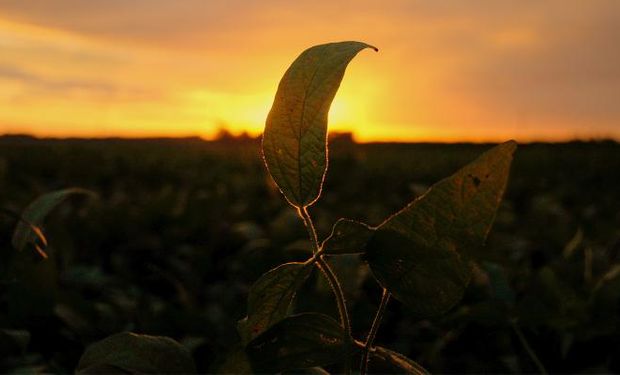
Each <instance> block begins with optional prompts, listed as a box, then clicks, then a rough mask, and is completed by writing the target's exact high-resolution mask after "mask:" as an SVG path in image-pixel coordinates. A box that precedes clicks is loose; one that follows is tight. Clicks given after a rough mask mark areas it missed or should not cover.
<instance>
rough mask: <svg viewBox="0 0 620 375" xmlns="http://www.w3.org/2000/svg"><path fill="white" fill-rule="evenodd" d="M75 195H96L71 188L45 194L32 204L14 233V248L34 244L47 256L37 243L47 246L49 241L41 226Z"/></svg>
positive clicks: (22, 216) (20, 248)
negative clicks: (57, 208)
mask: <svg viewBox="0 0 620 375" xmlns="http://www.w3.org/2000/svg"><path fill="white" fill-rule="evenodd" d="M75 194H88V195H93V194H94V193H93V192H91V191H89V190H85V189H80V188H69V189H63V190H57V191H53V192H50V193H47V194H43V195H41V196H40V197H38V198H37V199H36V200H34V201H33V202H32V203H30V204H29V205H28V207H26V208H25V209H24V211H23V212H22V214H21V218H20V221H19V222H18V223H17V226H16V227H15V232H13V239H12V243H13V247H15V249H17V250H23V249H24V247H26V245H27V244H29V243H33V244H34V245H35V246H36V247H37V250H38V251H39V252H40V253H41V254H42V255H45V253H44V252H43V250H42V249H41V248H40V247H39V245H38V244H37V242H36V241H37V239H39V241H41V244H42V245H43V246H46V245H47V241H46V240H45V236H43V233H42V232H41V229H40V226H41V224H42V223H43V221H44V220H45V217H46V216H47V215H48V214H49V213H50V212H51V211H52V210H53V209H54V208H55V207H56V206H58V205H59V204H61V203H62V202H63V201H64V200H65V199H67V198H68V197H69V196H71V195H75Z"/></svg>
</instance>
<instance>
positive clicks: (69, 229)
mask: <svg viewBox="0 0 620 375" xmlns="http://www.w3.org/2000/svg"><path fill="white" fill-rule="evenodd" d="M488 148H489V145H434V144H368V145H355V144H351V143H347V142H343V141H340V142H333V144H332V147H331V149H330V158H331V159H330V167H329V171H328V175H327V179H326V184H325V186H324V189H323V196H322V197H321V199H320V200H319V201H318V203H317V204H316V205H315V206H313V207H312V208H311V209H310V212H311V214H312V215H313V217H314V219H315V220H316V222H317V226H318V230H319V232H320V236H321V237H322V238H323V237H325V236H326V235H327V234H328V233H329V231H330V229H331V225H332V224H333V223H334V222H335V221H336V220H337V219H338V218H340V217H348V218H354V219H359V220H363V221H365V222H367V223H369V224H371V225H377V224H379V223H380V222H381V221H382V220H383V219H384V218H385V217H386V216H388V215H389V214H391V213H393V212H395V211H396V210H398V209H400V208H401V207H402V206H404V205H405V204H406V203H408V202H409V201H410V200H412V199H413V198H414V197H416V196H417V195H420V194H422V193H423V192H424V191H425V189H426V188H427V187H429V186H430V185H431V184H433V183H435V182H437V181H439V180H440V179H441V178H444V177H447V176H448V175H450V174H451V173H453V172H455V171H456V170H457V169H458V168H460V167H461V166H463V165H465V164H466V163H467V162H469V161H471V160H473V159H474V158H475V157H476V156H477V155H479V154H480V153H482V152H483V151H484V150H486V149H488ZM69 186H79V187H84V188H87V189H91V190H93V191H95V192H97V194H98V195H99V198H98V199H86V198H81V197H76V198H72V199H71V200H70V201H68V202H66V203H64V204H62V205H61V206H60V207H59V208H58V209H56V210H55V211H54V212H52V214H51V215H50V217H49V218H48V220H47V221H46V224H45V225H44V230H45V233H46V235H47V237H48V239H49V242H50V245H49V248H48V253H49V255H50V258H49V259H48V260H46V261H41V260H40V258H39V257H37V256H36V254H35V253H34V252H28V251H27V252H22V253H19V254H17V253H16V252H15V250H13V249H12V247H11V244H10V239H11V233H12V230H13V228H14V226H15V222H14V221H13V220H12V219H10V218H9V217H2V218H0V252H1V254H0V275H1V284H0V372H9V371H18V370H19V371H24V370H28V369H30V370H32V369H37V370H39V371H46V372H72V371H73V369H74V368H75V365H76V363H77V360H78V359H79V357H80V355H81V354H82V352H83V350H84V348H85V346H86V345H88V344H89V343H91V342H93V341H96V340H99V339H101V338H103V337H105V336H107V335H110V334H112V333H115V332H120V331H126V330H130V331H135V332H140V333H148V334H155V335H167V336H171V337H173V338H175V339H177V340H179V341H180V342H182V343H183V344H185V345H186V346H187V347H188V348H190V350H191V351H192V353H193V355H194V358H195V360H196V363H197V365H198V369H199V371H201V372H206V371H210V370H212V369H213V368H215V367H214V366H215V365H216V363H217V360H218V358H219V357H220V356H221V355H222V354H224V353H225V352H226V350H227V349H228V348H231V347H233V346H234V345H235V343H236V342H237V341H238V338H237V335H236V331H235V324H236V321H237V320H238V319H241V318H242V317H243V316H245V313H246V311H245V308H246V306H245V303H246V302H245V301H246V296H247V291H248V287H249V286H250V285H251V284H252V283H253V282H254V281H255V280H256V279H257V278H258V277H259V276H260V275H261V274H262V273H263V272H265V271H267V270H269V269H270V268H272V267H273V266H275V265H277V264H280V263H282V262H285V261H292V260H305V258H306V257H307V254H308V252H309V243H308V242H306V241H305V238H306V232H305V230H304V228H303V226H302V225H301V224H300V221H299V220H298V219H297V217H296V215H295V211H294V210H293V209H292V208H291V207H290V206H288V205H287V204H286V203H285V201H284V199H283V197H282V196H281V194H280V193H279V192H278V191H277V189H276V188H275V187H274V186H273V185H272V184H271V182H270V179H269V177H268V175H267V173H266V170H265V168H264V166H263V164H262V160H261V158H260V156H259V144H258V143H257V142H256V141H252V140H246V141H243V142H241V141H236V142H233V141H227V142H203V141H200V140H197V139H187V140H176V141H172V140H150V141H119V140H116V141H115V140H108V141H77V140H75V141H34V140H29V139H25V138H15V137H13V138H0V207H2V208H6V209H10V210H13V211H17V212H19V211H21V210H22V209H23V208H24V207H25V206H26V205H27V204H28V203H29V202H31V201H32V200H34V199H35V198H36V197H37V196H38V195H40V194H42V193H45V192H49V191H52V190H55V189H60V188H65V187H69ZM619 192H620V145H618V144H616V143H613V142H597V143H568V144H554V145H551V144H532V145H522V146H520V148H519V149H518V150H517V153H516V158H515V162H514V165H513V169H512V175H511V179H510V182H509V188H508V191H507V193H506V198H505V201H504V203H503V205H502V207H501V209H500V212H499V214H498V217H497V221H496V224H495V226H494V229H493V230H492V232H491V235H490V237H489V240H488V242H487V246H486V254H488V261H487V262H484V263H482V264H480V265H479V266H478V271H477V272H476V277H475V278H474V280H473V282H472V284H471V285H470V286H469V288H468V290H467V293H466V296H465V298H464V299H463V301H462V302H461V303H460V304H459V305H457V306H456V307H455V308H454V309H452V310H451V311H450V312H449V313H448V314H446V315H444V316H442V317H440V318H437V319H432V320H423V321H415V320H413V319H411V318H409V317H408V314H407V311H406V309H405V308H403V306H402V305H400V304H399V303H398V302H396V301H392V302H391V303H390V305H389V306H388V313H387V316H386V319H385V320H384V324H383V326H382V327H381V329H380V331H379V335H378V337H377V340H376V343H377V344H381V345H383V346H386V347H388V348H390V349H393V350H396V351H399V352H401V353H403V354H405V355H408V356H410V357H411V358H413V359H416V360H417V361H419V362H420V363H421V364H422V365H424V366H425V367H426V368H427V369H429V370H430V371H432V372H441V373H454V372H456V373H471V372H492V373H523V372H537V371H538V370H537V367H536V365H535V364H534V361H533V359H532V355H531V354H528V349H527V347H528V345H529V346H530V347H531V350H532V351H533V352H534V353H536V355H537V356H538V357H539V359H540V361H541V362H542V364H544V366H545V367H546V368H547V370H548V371H549V372H553V373H557V372H571V373H579V372H596V373H600V372H620V324H619V323H620V199H619V198H620V193H619ZM332 262H333V263H334V266H335V267H336V269H337V271H338V274H339V275H340V277H342V278H343V279H344V280H345V287H346V293H347V295H348V303H349V307H350V309H351V316H352V320H353V329H354V331H355V335H356V336H357V337H358V338H361V337H363V336H364V335H365V334H366V331H367V330H368V329H369V327H370V324H371V320H372V317H373V315H374V312H375V310H376V306H377V304H378V303H379V299H380V290H379V288H378V287H377V286H376V284H375V283H374V282H371V279H370V278H367V276H368V272H369V271H368V269H367V267H366V266H365V265H364V263H363V261H362V260H360V259H359V258H357V257H356V256H340V257H334V258H333V259H332ZM309 310H311V311H322V312H326V313H328V314H332V315H333V316H337V314H336V309H335V305H334V303H333V300H332V298H331V294H330V291H329V288H328V287H327V286H326V284H325V282H324V281H323V280H322V279H321V278H320V275H318V274H316V273H315V274H313V276H312V277H311V279H310V280H308V282H307V284H306V285H305V287H304V289H303V290H302V292H301V293H300V294H299V295H298V298H297V301H296V306H295V311H309ZM22 339H24V340H25V339H29V340H28V341H27V345H25V346H24V345H21V344H20V342H21V343H22V344H25V343H26V341H24V340H22Z"/></svg>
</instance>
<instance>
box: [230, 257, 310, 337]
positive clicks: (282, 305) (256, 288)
mask: <svg viewBox="0 0 620 375" xmlns="http://www.w3.org/2000/svg"><path fill="white" fill-rule="evenodd" d="M310 272H312V264H304V263H285V264H282V265H280V266H278V267H276V268H274V269H272V270H271V271H269V272H267V273H265V274H264V275H263V276H261V278H260V279H258V280H257V281H256V282H255V283H254V285H252V287H251V288H250V293H249V296H248V316H247V318H245V319H243V320H242V321H240V322H239V325H238V328H239V333H240V335H241V337H242V339H243V341H244V342H248V341H250V340H252V339H253V338H255V337H256V336H258V335H259V334H261V333H263V332H264V331H265V330H266V329H267V328H269V327H271V326H272V325H273V324H274V323H276V322H278V321H280V320H282V319H284V318H285V317H286V315H287V314H288V309H289V306H290V305H291V302H292V301H293V298H294V297H295V293H296V292H297V290H298V289H299V288H300V287H301V286H302V285H303V283H304V281H305V280H306V279H307V278H308V276H309V275H310Z"/></svg>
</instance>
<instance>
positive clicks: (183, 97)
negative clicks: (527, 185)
mask: <svg viewBox="0 0 620 375" xmlns="http://www.w3.org/2000/svg"><path fill="white" fill-rule="evenodd" d="M619 25H620V2H617V1H614V0H596V1H588V2H580V1H559V0H557V1H547V2H544V3H538V2H536V3H528V4H523V3H521V2H492V1H474V2H471V3H470V2H467V5H465V4H464V2H460V1H442V2H434V1H404V0H403V1H388V2H385V3H383V2H381V4H379V2H374V1H359V2H350V3H348V2H344V3H341V4H339V5H336V4H334V3H332V2H315V1H299V2H294V3H290V2H282V1H275V0H273V1H264V2H263V1H260V2H259V1H255V2H245V1H213V2H211V1H209V2H205V1H198V0H195V1H194V0H191V1H189V0H188V1H183V2H174V1H161V0H149V1H147V0H140V1H132V2H120V1H112V2H109V1H99V0H96V1H87V2H82V1H74V0H73V1H69V0H60V1H54V2H48V1H28V2H23V1H0V87H1V88H0V134H5V133H29V134H34V135H37V136H54V137H67V136H76V137H107V136H127V137H149V136H194V135H198V136H202V137H205V138H209V137H212V136H213V135H214V134H216V133H217V131H218V130H219V129H222V128H224V129H227V130H229V131H230V132H232V133H234V134H239V133H241V132H248V133H250V134H252V135H258V134H260V132H261V131H262V129H263V126H264V120H265V117H266V115H267V112H268V111H269V108H270V106H271V102H272V100H273V95H274V94H275V91H276V88H277V84H278V82H279V80H280V77H281V76H282V74H283V73H284V71H285V70H286V68H287V67H288V65H289V64H290V63H291V62H292V61H293V59H294V58H295V57H296V56H297V55H298V54H299V53H300V52H301V51H303V50H304V49H305V48H307V47H310V46H312V45H315V44H321V43H325V42H330V41H339V40H360V41H364V42H367V43H370V44H373V45H375V46H377V47H378V48H379V53H374V52H372V51H364V52H362V53H361V54H360V56H359V57H358V58H356V60H355V61H354V62H353V63H352V64H351V66H350V67H349V69H348V70H347V73H346V76H345V79H344V81H343V84H342V87H341V89H340V91H339V93H338V95H337V97H336V100H335V101H334V104H333V106H332V109H331V112H330V129H331V130H336V131H352V132H354V133H355V135H356V139H358V140H360V141H377V140H379V141H384V140H398V141H499V140H505V139H509V138H515V139H517V140H522V141H527V140H566V139H573V138H604V137H607V138H609V137H615V138H620V95H619V94H618V93H619V92H620V50H619V49H618V47H617V40H616V39H617V38H615V37H613V35H618V33H620V26H619Z"/></svg>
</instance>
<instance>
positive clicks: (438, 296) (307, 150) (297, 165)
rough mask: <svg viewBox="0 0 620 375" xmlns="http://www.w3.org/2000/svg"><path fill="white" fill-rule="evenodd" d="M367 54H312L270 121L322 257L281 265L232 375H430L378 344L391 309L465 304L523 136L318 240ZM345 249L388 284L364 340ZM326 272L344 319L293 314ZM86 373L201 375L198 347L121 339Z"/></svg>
mask: <svg viewBox="0 0 620 375" xmlns="http://www.w3.org/2000/svg"><path fill="white" fill-rule="evenodd" d="M366 48H372V49H374V50H377V49H376V48H374V47H372V46H370V45H368V44H365V43H360V42H341V43H329V44H323V45H318V46H315V47H312V48H310V49H308V50H306V51H304V52H303V53H302V54H301V55H300V56H299V57H298V58H297V59H296V60H295V61H294V62H293V64H292V65H291V66H290V67H289V69H288V70H287V71H286V73H285V74H284V77H283V78H282V80H281V82H280V85H279V87H278V90H277V93H276V96H275V100H274V103H273V107H272V108H271V111H270V112H269V115H268V117H267V121H266V127H265V132H264V136H263V156H264V161H265V164H266V166H267V168H268V170H269V173H270V174H271V176H272V178H273V180H274V181H275V183H276V184H277V186H278V187H279V188H280V190H281V191H282V193H283V195H284V197H285V198H286V200H287V201H288V202H289V203H290V204H291V205H292V206H293V207H294V208H295V210H296V211H297V214H298V216H299V218H300V220H302V221H303V223H304V225H305V227H306V228H307V231H308V237H309V239H310V241H311V243H312V252H311V255H309V257H308V259H307V260H306V261H305V262H291V263H285V264H282V265H280V266H278V267H276V268H274V269H272V270H270V271H269V272H267V273H265V274H264V275H263V276H261V277H260V278H259V279H258V280H257V281H256V282H255V283H254V285H253V286H252V287H251V288H250V291H249V296H248V304H247V305H248V306H247V317H246V318H244V319H243V320H241V321H240V322H239V324H238V332H239V335H240V337H241V342H242V347H240V348H239V349H238V350H235V351H233V352H231V353H230V355H229V356H228V357H227V358H226V359H225V360H224V361H223V363H222V364H221V365H220V367H219V368H218V371H220V372H228V373H231V372H234V373H244V372H245V373H249V372H254V373H275V372H287V371H292V370H300V369H307V368H312V371H314V372H319V373H324V372H325V371H324V370H323V369H322V367H323V366H333V365H338V364H341V365H342V370H343V372H345V373H351V372H352V371H358V370H359V372H360V373H361V374H365V373H367V372H369V371H370V372H380V373H411V374H424V373H426V370H424V369H423V368H422V367H421V366H420V365H418V364H417V363H415V362H414V361H413V360H411V359H408V358H406V357H405V356H403V355H402V354H399V353H396V352H393V351H391V350H389V349H386V348H383V347H380V346H375V345H374V339H375V336H376V334H377V331H378V329H379V327H380V325H381V321H382V318H383V315H384V312H385V311H386V308H387V306H388V303H389V301H390V300H391V299H396V300H398V301H400V302H401V303H403V304H404V305H405V306H406V307H407V309H408V311H409V312H410V313H411V314H412V315H413V316H414V317H416V318H427V317H432V316H437V315H441V314H443V313H445V312H446V311H448V310H449V309H450V308H452V307H453V306H454V305H455V304H456V303H457V302H458V301H459V300H460V299H461V298H462V296H463V293H464V290H465V288H466V287H467V285H468V283H469V280H470V278H471V274H472V267H473V265H474V263H475V262H476V260H477V259H478V258H479V255H480V254H481V253H482V248H483V244H484V241H485V239H486V237H487V234H488V232H489V230H490V228H491V225H492V223H493V221H494V219H495V215H496V212H497V209H498V207H499V205H500V202H501V200H502V196H503V193H504V190H505V188H506V184H507V180H508V174H509V170H510V165H511V162H512V155H513V152H514V151H515V148H516V143H515V142H513V141H510V142H507V143H503V144H501V145H498V146H496V147H494V148H492V149H491V150H489V151H487V152H486V153H484V154H483V155H482V156H480V157H479V158H478V159H476V160H474V161H473V162H471V163H470V164H468V165H466V166H465V167H464V168H462V169H461V170H459V171H457V172H456V173H455V174H454V175H452V176H451V177H448V178H446V179H444V180H442V181H440V182H438V183H436V184H435V185H434V186H432V187H431V188H430V189H429V190H428V191H427V192H426V193H425V194H424V195H422V196H420V197H419V198H417V199H416V200H414V201H413V202H411V203H409V204H408V205H406V206H405V207H404V208H403V209H401V210H400V211H398V212H397V213H395V214H393V215H392V216H390V217H388V218H386V219H385V221H383V223H381V224H379V225H378V226H374V227H373V226H369V225H367V224H364V223H361V222H357V221H354V220H348V219H340V220H338V221H337V222H336V223H335V224H334V226H333V229H332V232H331V234H330V235H329V236H328V237H327V238H326V239H324V240H323V241H321V240H320V239H319V238H318V236H317V232H316V230H315V227H314V222H313V219H312V217H311V215H310V212H309V210H308V208H309V207H310V206H311V205H312V204H313V203H315V202H316V201H317V200H318V199H319V197H320V196H321V190H322V187H323V180H324V178H325V174H326V171H327V164H328V155H327V153H328V147H327V120H328V112H329V108H330V105H331V103H332V101H333V99H334V96H335V95H336V92H337V90H338V87H339V85H340V82H341V80H342V78H343V76H344V72H345V69H346V67H347V65H348V63H349V62H350V61H351V60H352V59H353V57H355V56H356V55H357V54H358V53H359V52H360V51H362V50H364V49H366ZM66 195H67V192H64V193H59V194H58V195H51V196H48V198H46V199H45V200H44V201H43V203H42V204H39V209H38V211H37V210H35V211H37V212H47V211H49V210H48V209H47V207H53V206H54V205H56V204H57V203H58V202H59V201H60V200H62V199H64V197H65V196H66ZM46 203H49V204H46ZM38 219H39V217H37V216H36V215H35V216H33V217H29V216H28V215H23V218H22V223H21V224H20V227H19V228H18V231H17V233H18V234H16V237H15V238H14V243H15V244H16V247H18V248H20V247H23V244H25V243H27V242H31V243H34V244H35V246H39V244H40V243H41V242H44V241H45V240H44V237H43V236H42V233H41V232H40V229H39V227H38V224H37V220H38ZM20 228H21V229H20ZM20 233H21V234H20ZM37 238H38V241H39V242H37ZM37 249H38V251H39V252H40V253H41V254H42V255H43V254H44V252H43V249H42V248H40V247H37ZM343 254H361V255H362V257H363V259H364V260H365V261H366V262H367V263H368V265H369V267H370V270H371V271H372V275H373V276H374V279H375V280H376V281H377V282H378V283H379V285H380V286H381V287H382V289H383V292H382V298H381V301H380V302H379V307H378V310H377V313H376V316H375V318H374V320H373V323H372V326H371V327H370V328H369V330H368V332H369V333H368V335H367V336H366V337H364V338H362V339H361V340H360V339H357V338H355V337H353V335H352V330H351V321H350V319H349V313H348V308H347V303H346V301H345V298H344V293H343V291H342V287H341V282H340V280H339V278H338V276H337V275H336V273H335V272H334V271H333V270H332V268H331V267H330V265H329V263H328V262H327V260H326V259H327V257H331V256H338V255H343ZM315 267H316V268H317V269H318V270H319V271H320V272H321V274H322V275H323V276H324V277H325V279H326V280H327V282H328V283H329V286H330V287H331V289H332V291H333V295H334V300H335V303H336V306H337V308H338V312H339V317H338V318H339V319H338V320H336V319H334V318H332V317H330V316H327V315H324V314H319V313H313V312H304V313H300V314H294V315H291V314H290V310H291V305H292V302H293V300H294V298H295V295H296V293H297V291H298V290H299V289H300V288H301V287H302V285H303V284H304V282H305V281H306V279H308V277H309V276H310V274H311V273H312V271H313V269H314V268H315ZM77 371H78V372H84V373H88V372H99V373H100V372H141V373H148V372H166V373H171V372H193V371H195V367H194V363H193V361H192V359H191V356H190V355H189V353H188V351H187V350H186V349H185V348H183V347H182V346H181V345H180V344H179V343H177V342H175V341H174V340H172V339H169V338H165V337H156V336H147V335H136V334H132V333H121V334H117V335H113V336H110V337H108V338H106V339H104V340H103V341H100V342H98V343H95V344H93V345H91V346H90V347H89V348H88V349H87V350H86V352H85V353H84V355H83V356H82V358H81V360H80V362H79V365H78V368H77Z"/></svg>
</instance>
